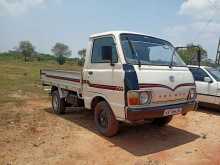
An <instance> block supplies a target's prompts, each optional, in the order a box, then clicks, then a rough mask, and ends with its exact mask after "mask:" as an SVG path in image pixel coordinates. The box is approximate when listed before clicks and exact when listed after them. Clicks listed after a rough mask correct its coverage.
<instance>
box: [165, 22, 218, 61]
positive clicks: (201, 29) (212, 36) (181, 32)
mask: <svg viewBox="0 0 220 165" xmlns="http://www.w3.org/2000/svg"><path fill="white" fill-rule="evenodd" d="M164 34H165V38H167V39H169V40H171V41H173V43H174V44H175V45H176V46H185V45H186V44H189V43H195V44H200V45H202V46H203V47H204V48H205V49H206V50H207V51H208V55H209V57H210V58H213V59H214V58H215V55H216V51H217V43H218V39H219V36H220V23H213V22H212V23H210V24H209V25H208V26H206V24H205V23H204V22H193V23H191V24H186V25H176V26H174V27H169V28H167V29H166V30H165V31H164Z"/></svg>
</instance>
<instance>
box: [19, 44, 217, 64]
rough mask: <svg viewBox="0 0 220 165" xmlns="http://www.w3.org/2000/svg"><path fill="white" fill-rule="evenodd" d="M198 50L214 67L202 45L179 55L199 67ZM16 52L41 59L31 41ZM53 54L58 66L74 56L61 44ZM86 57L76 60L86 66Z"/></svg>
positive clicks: (189, 47)
mask: <svg viewBox="0 0 220 165" xmlns="http://www.w3.org/2000/svg"><path fill="white" fill-rule="evenodd" d="M195 46H197V47H195ZM198 49H200V50H201V61H202V63H201V64H202V65H209V66H214V65H215V64H214V61H213V60H211V59H209V58H208V55H207V51H206V50H205V49H204V48H203V47H202V46H201V45H195V44H193V43H191V44H188V45H186V47H185V48H182V49H178V54H179V55H180V57H181V58H182V59H183V61H184V62H185V63H186V64H187V65H197V64H198V60H197V52H198ZM15 52H17V53H19V54H21V55H22V56H23V57H24V61H25V62H27V61H30V60H31V59H32V58H33V57H39V56H38V55H39V53H37V52H36V49H35V46H33V44H32V43H31V42H30V41H21V42H19V44H18V47H16V48H15ZM51 52H52V54H53V55H54V57H55V58H56V61H57V62H58V64H60V65H63V64H64V63H65V62H66V60H67V59H68V58H70V56H71V55H72V51H71V50H70V48H69V46H68V45H66V44H64V43H59V42H58V43H56V44H55V45H54V46H53V47H52V49H51ZM85 56H86V49H85V48H83V49H81V50H79V51H78V57H77V58H75V59H76V61H77V63H78V64H79V65H83V64H84V62H85ZM39 60H40V57H39Z"/></svg>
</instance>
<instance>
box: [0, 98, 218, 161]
mask: <svg viewBox="0 0 220 165" xmlns="http://www.w3.org/2000/svg"><path fill="white" fill-rule="evenodd" d="M120 130H121V131H120V133H119V134H118V136H116V137H113V138H104V137H102V136H101V135H100V134H99V133H98V132H97V131H96V129H95V126H94V122H93V113H92V112H84V111H81V110H77V111H68V113H67V114H66V115H63V116H56V115H54V114H53V113H52V110H51V108H50V102H49V100H48V99H39V98H34V99H33V98H32V99H27V101H26V102H24V103H23V104H21V105H17V106H16V105H14V104H5V105H3V106H2V107H1V111H0V164H21V165H24V164H65V165H68V164H74V165H75V164H80V165H81V164H101V165H103V164H109V165H110V164H134V165H142V164H146V165H148V164H150V165H163V164H168V165H169V164H172V165H176V164H178V165H182V164H186V165H190V164H193V165H194V164H195V165H197V164H198V165H203V164H204V165H206V164H210V165H219V164H220V156H219V155H220V112H214V111H207V110H200V111H198V112H191V113H189V114H188V115H187V116H177V117H175V118H174V120H173V121H172V122H171V123H170V125H169V126H167V127H164V128H158V127H156V126H153V125H151V124H144V125H140V126H128V125H122V126H121V129H120Z"/></svg>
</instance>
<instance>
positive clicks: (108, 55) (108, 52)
mask: <svg viewBox="0 0 220 165" xmlns="http://www.w3.org/2000/svg"><path fill="white" fill-rule="evenodd" d="M101 50H102V59H103V60H104V61H106V62H109V63H110V64H111V66H114V63H113V61H112V56H113V53H112V46H103V47H102V49H101Z"/></svg>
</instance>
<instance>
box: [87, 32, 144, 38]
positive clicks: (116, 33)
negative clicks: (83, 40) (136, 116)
mask: <svg viewBox="0 0 220 165" xmlns="http://www.w3.org/2000/svg"><path fill="white" fill-rule="evenodd" d="M122 33H129V34H139V35H146V34H143V33H136V32H131V31H107V32H103V33H96V34H93V35H91V36H90V38H96V37H100V36H105V35H116V36H117V35H120V34H122ZM146 36H147V35H146Z"/></svg>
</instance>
